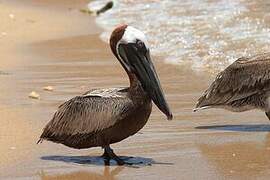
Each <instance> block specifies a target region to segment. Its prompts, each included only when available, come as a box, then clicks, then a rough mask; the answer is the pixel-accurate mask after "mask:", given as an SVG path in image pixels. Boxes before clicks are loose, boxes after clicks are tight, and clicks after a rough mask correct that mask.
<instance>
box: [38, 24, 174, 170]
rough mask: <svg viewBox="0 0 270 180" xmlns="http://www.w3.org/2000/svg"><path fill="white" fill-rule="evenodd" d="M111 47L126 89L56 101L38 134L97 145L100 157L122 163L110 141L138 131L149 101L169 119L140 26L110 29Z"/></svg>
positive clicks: (147, 113)
mask: <svg viewBox="0 0 270 180" xmlns="http://www.w3.org/2000/svg"><path fill="white" fill-rule="evenodd" d="M110 47H111V50H112V52H113V54H114V55H115V56H116V58H117V59H118V60H119V62H120V63H121V65H122V66H123V68H124V69H125V71H126V72H127V74H128V77H129V81H130V86H129V87H128V88H109V89H99V90H91V91H89V92H87V93H85V94H83V95H81V96H77V97H74V98H72V99H70V100H69V101H67V102H65V103H63V104H62V105H60V106H59V108H58V110H57V111H56V113H55V114H54V116H53V118H52V120H51V121H50V122H49V123H48V124H47V125H46V126H45V128H44V130H43V133H42V134H41V136H40V140H39V141H38V143H39V142H41V141H42V140H43V139H45V140H49V141H52V142H55V143H61V144H64V145H66V146H68V147H72V148H77V149H82V148H91V147H98V146H99V147H102V148H103V149H104V154H103V157H104V159H105V160H108V161H109V160H110V159H114V160H115V161H116V162H117V163H118V164H119V165H123V164H125V162H124V161H123V160H122V159H120V158H119V157H118V156H116V154H114V152H113V150H112V149H111V148H110V144H113V143H117V142H119V141H122V140H123V139H125V138H127V137H129V136H131V135H134V134H135V133H137V132H138V131H139V130H140V129H141V128H142V127H143V126H144V125H145V124H146V122H147V120H148V118H149V116H150V113H151V110H152V101H153V102H154V103H155V104H156V105H157V107H158V108H159V109H160V110H161V111H162V112H163V113H164V114H165V115H166V116H167V119H172V113H171V111H170V109H169V106H168V104H167V102H166V100H165V97H164V94H163V91H162V88H161V86H160V82H159V79H158V76H157V73H156V70H155V68H154V65H153V63H152V61H151V58H150V51H149V48H148V44H147V40H146V37H145V35H144V33H142V32H141V31H139V30H138V29H135V28H133V27H131V26H127V25H121V26H119V27H117V28H116V29H115V30H114V31H113V32H112V34H111V37H110Z"/></svg>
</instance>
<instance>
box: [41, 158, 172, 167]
mask: <svg viewBox="0 0 270 180" xmlns="http://www.w3.org/2000/svg"><path fill="white" fill-rule="evenodd" d="M119 157H120V158H121V159H122V160H124V161H125V162H127V163H129V164H132V165H128V167H134V168H139V167H143V166H151V165H153V164H161V165H173V163H163V162H156V161H155V160H153V159H152V158H144V157H128V156H119ZM41 159H42V160H48V161H60V162H66V163H74V164H80V165H96V166H104V165H105V160H104V158H103V157H101V156H42V157H41ZM110 166H117V163H116V161H114V160H110Z"/></svg>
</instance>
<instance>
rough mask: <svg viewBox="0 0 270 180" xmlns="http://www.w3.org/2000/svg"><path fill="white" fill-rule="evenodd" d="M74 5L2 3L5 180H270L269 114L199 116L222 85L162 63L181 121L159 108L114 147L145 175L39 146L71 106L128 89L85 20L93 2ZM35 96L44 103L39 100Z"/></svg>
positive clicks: (0, 140)
mask: <svg viewBox="0 0 270 180" xmlns="http://www.w3.org/2000/svg"><path fill="white" fill-rule="evenodd" d="M61 2H67V3H65V5H63V6H62V4H61ZM74 2H75V1H71V0H70V1H52V0H50V1H41V0H40V1H30V0H28V1H26V0H24V1H11V2H10V1H8V0H2V1H0V10H1V11H0V18H1V26H0V34H1V33H2V35H0V49H1V50H0V52H1V55H0V56H1V58H0V62H1V63H0V71H1V72H4V73H1V74H0V81H1V83H0V92H1V94H0V102H1V103H0V117H1V119H0V123H1V126H0V154H1V156H0V179H13V178H22V179H23V178H24V179H30V178H31V179H46V180H47V179H268V177H269V175H270V172H269V167H270V163H269V160H268V159H269V152H270V145H269V143H268V141H270V137H269V131H270V126H269V122H268V120H267V118H266V117H265V116H264V114H263V113H261V112H258V111H251V112H247V113H242V114H237V113H230V112H227V111H223V110H215V111H214V110H209V111H204V112H199V113H192V108H193V107H194V104H195V102H196V99H197V98H198V97H199V95H200V94H201V93H202V91H203V90H204V89H205V88H206V87H207V86H208V84H209V83H210V81H211V80H212V79H213V76H210V75H209V74H204V73H197V74H196V73H193V72H192V71H191V70H190V68H189V67H185V66H172V65H166V64H163V63H162V61H161V60H160V59H161V58H162V57H159V58H156V61H155V64H156V66H157V70H158V74H159V76H160V79H161V82H162V85H163V87H164V90H165V92H166V95H167V98H168V101H169V104H170V105H171V108H172V110H173V113H174V120H173V121H166V120H165V119H166V118H165V117H164V115H163V114H161V113H160V112H159V111H158V110H157V108H154V111H153V113H152V115H151V118H150V120H149V122H148V124H147V125H146V127H145V128H143V130H141V131H140V133H138V134H136V135H135V136H133V137H131V138H128V139H126V140H124V141H122V142H120V143H118V144H115V145H113V148H114V149H115V152H116V153H117V154H119V155H123V156H135V157H137V159H139V160H143V161H144V162H146V163H145V164H144V165H142V166H141V167H140V168H130V167H117V166H112V167H104V166H103V165H102V163H100V162H96V163H94V164H91V162H90V161H89V160H93V159H94V157H95V156H97V155H100V154H101V153H102V151H101V149H100V148H93V149H88V150H74V149H70V148H67V147H65V146H62V145H58V144H53V143H50V142H44V143H42V144H41V145H36V144H35V143H36V141H37V140H38V137H39V135H40V133H41V130H42V128H43V127H44V125H45V124H46V123H47V122H48V120H50V118H51V117H52V115H53V112H54V111H55V110H56V108H57V106H58V105H60V104H61V103H62V102H64V101H65V100H67V99H69V98H71V97H73V96H76V95H78V94H82V93H83V92H85V91H87V90H89V89H91V88H99V87H117V86H125V85H127V84H128V82H127V77H126V75H125V73H124V72H123V70H122V68H121V66H120V64H119V63H118V62H117V60H116V59H115V58H114V57H113V56H112V55H111V52H110V49H109V48H108V45H107V44H105V43H103V42H101V41H100V39H99V38H98V35H99V33H100V32H101V29H99V28H98V27H96V25H95V23H94V19H93V17H90V16H87V15H85V14H82V13H80V12H79V10H78V9H80V8H81V7H84V4H85V3H86V1H82V0H81V1H77V3H76V6H74V4H75V3H74ZM11 14H13V15H11ZM12 17H13V18H12ZM3 32H5V33H4V35H3ZM45 86H53V87H54V91H52V92H48V91H44V90H43V89H42V88H43V87H45ZM31 91H36V92H37V93H39V94H40V96H41V99H40V100H34V99H29V98H28V94H29V93H30V92H31ZM89 156H90V157H89ZM147 163H152V166H148V165H147Z"/></svg>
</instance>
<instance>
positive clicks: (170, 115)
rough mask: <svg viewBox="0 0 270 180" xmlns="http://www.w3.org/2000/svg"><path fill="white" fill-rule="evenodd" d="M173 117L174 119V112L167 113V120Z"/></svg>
mask: <svg viewBox="0 0 270 180" xmlns="http://www.w3.org/2000/svg"><path fill="white" fill-rule="evenodd" d="M172 119H173V115H172V113H170V114H169V115H167V120H168V121H170V120H172Z"/></svg>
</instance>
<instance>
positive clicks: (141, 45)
mask: <svg viewBox="0 0 270 180" xmlns="http://www.w3.org/2000/svg"><path fill="white" fill-rule="evenodd" d="M136 46H137V47H138V48H139V49H142V48H144V47H145V46H144V43H143V42H142V41H141V40H139V39H138V40H137V41H136Z"/></svg>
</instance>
